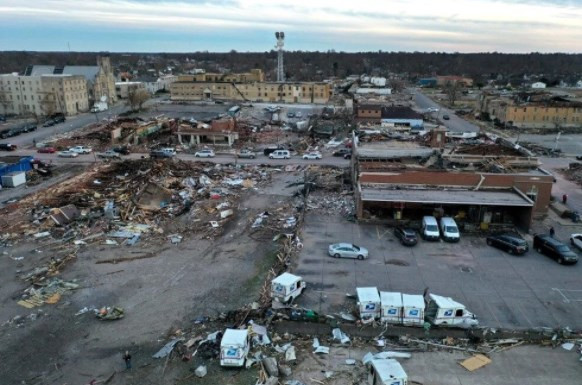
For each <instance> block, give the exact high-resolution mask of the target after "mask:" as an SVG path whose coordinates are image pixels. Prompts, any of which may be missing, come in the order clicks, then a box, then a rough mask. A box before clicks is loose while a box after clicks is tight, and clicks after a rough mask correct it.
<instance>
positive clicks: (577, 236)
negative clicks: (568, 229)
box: [570, 234, 582, 251]
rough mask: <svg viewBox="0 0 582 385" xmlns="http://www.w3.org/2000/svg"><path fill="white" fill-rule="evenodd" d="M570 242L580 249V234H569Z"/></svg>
mask: <svg viewBox="0 0 582 385" xmlns="http://www.w3.org/2000/svg"><path fill="white" fill-rule="evenodd" d="M570 243H571V244H572V246H574V247H576V248H577V249H578V250H580V251H582V234H572V235H571V236H570Z"/></svg>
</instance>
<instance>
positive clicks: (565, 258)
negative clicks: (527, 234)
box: [533, 234, 578, 264]
mask: <svg viewBox="0 0 582 385" xmlns="http://www.w3.org/2000/svg"><path fill="white" fill-rule="evenodd" d="M533 247H534V249H536V250H537V251H538V253H542V254H545V255H547V256H548V257H551V258H553V259H555V260H556V261H558V263H559V264H563V263H568V264H574V263H576V262H578V255H577V254H576V253H574V252H573V251H572V250H570V248H569V247H568V245H566V244H564V243H562V242H560V241H558V240H557V239H554V238H552V237H550V236H549V235H540V234H538V235H536V236H534V241H533Z"/></svg>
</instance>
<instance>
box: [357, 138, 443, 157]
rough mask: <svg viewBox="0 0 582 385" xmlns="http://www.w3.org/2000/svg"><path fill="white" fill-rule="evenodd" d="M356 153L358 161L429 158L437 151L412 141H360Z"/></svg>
mask: <svg viewBox="0 0 582 385" xmlns="http://www.w3.org/2000/svg"><path fill="white" fill-rule="evenodd" d="M355 152H356V155H357V157H358V159H399V158H428V157H429V156H431V155H432V154H433V153H434V152H435V149H433V148H429V147H423V146H421V145H419V144H418V143H417V142H411V141H410V142H401V141H396V140H388V141H378V142H362V141H359V142H358V144H357V145H356V151H355Z"/></svg>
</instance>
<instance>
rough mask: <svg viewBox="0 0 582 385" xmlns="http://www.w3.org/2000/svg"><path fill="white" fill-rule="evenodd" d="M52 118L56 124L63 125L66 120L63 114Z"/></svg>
mask: <svg viewBox="0 0 582 385" xmlns="http://www.w3.org/2000/svg"><path fill="white" fill-rule="evenodd" d="M51 118H52V120H53V121H54V122H55V124H58V123H63V122H64V121H65V120H66V119H65V115H63V114H55V115H53V116H51Z"/></svg>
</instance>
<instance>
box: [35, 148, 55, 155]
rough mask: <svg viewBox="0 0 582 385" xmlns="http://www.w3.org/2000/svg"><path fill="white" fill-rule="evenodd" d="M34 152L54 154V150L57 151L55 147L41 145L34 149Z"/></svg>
mask: <svg viewBox="0 0 582 385" xmlns="http://www.w3.org/2000/svg"><path fill="white" fill-rule="evenodd" d="M36 152H38V153H39V154H54V153H55V152H57V149H56V148H54V147H41V148H39V149H38V150H36Z"/></svg>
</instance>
